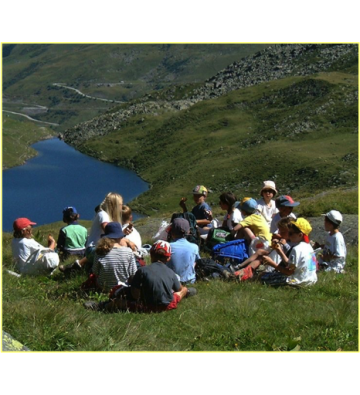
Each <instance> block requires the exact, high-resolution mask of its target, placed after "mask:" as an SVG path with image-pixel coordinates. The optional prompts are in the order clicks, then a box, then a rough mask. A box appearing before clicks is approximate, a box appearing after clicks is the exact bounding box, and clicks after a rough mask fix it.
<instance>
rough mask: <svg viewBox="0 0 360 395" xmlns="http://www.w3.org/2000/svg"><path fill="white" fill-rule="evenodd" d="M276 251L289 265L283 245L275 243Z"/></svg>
mask: <svg viewBox="0 0 360 395" xmlns="http://www.w3.org/2000/svg"><path fill="white" fill-rule="evenodd" d="M273 248H274V250H275V251H276V252H277V253H278V254H279V255H280V258H281V260H282V261H283V262H285V263H288V262H289V258H288V257H287V256H286V255H285V253H284V251H283V249H282V245H281V243H280V242H279V243H273Z"/></svg>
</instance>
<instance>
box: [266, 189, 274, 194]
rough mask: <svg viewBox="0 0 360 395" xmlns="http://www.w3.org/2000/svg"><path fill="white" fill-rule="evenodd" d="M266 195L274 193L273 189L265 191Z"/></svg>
mask: <svg viewBox="0 0 360 395" xmlns="http://www.w3.org/2000/svg"><path fill="white" fill-rule="evenodd" d="M263 192H264V193H272V194H273V193H274V191H273V190H272V189H264V190H263Z"/></svg>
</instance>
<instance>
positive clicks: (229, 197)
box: [219, 192, 237, 212]
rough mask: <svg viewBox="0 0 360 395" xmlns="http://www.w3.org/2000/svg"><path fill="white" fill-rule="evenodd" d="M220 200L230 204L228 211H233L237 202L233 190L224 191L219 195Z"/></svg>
mask: <svg viewBox="0 0 360 395" xmlns="http://www.w3.org/2000/svg"><path fill="white" fill-rule="evenodd" d="M219 199H220V202H221V203H224V204H227V206H228V212H231V211H232V208H233V206H234V204H235V202H236V201H237V198H236V196H235V195H234V194H233V193H232V192H224V193H222V194H221V195H220V197H219Z"/></svg>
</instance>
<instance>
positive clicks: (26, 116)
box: [3, 110, 59, 126]
mask: <svg viewBox="0 0 360 395" xmlns="http://www.w3.org/2000/svg"><path fill="white" fill-rule="evenodd" d="M3 112H8V113H10V114H15V115H20V116H22V117H25V118H27V119H29V120H30V121H34V122H40V123H45V124H47V125H52V126H59V124H58V123H52V122H45V121H39V120H38V119H35V118H31V117H29V115H26V114H21V113H20V112H14V111H8V110H3Z"/></svg>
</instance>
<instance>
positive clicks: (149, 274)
mask: <svg viewBox="0 0 360 395" xmlns="http://www.w3.org/2000/svg"><path fill="white" fill-rule="evenodd" d="M150 257H151V265H148V266H144V267H142V268H140V269H139V270H138V271H137V272H136V273H135V275H134V277H133V279H132V281H131V286H130V287H123V288H120V289H119V290H118V291H117V293H116V294H115V295H114V296H115V298H114V299H110V300H109V301H108V302H101V303H96V302H94V301H88V302H85V303H84V306H85V308H87V309H91V310H102V311H108V312H113V311H121V310H122V311H126V310H128V311H130V312H146V313H150V312H154V313H155V312H162V311H168V310H172V309H176V307H177V305H178V303H179V302H180V301H181V300H182V299H183V298H186V297H189V296H193V295H195V294H196V289H195V288H186V287H184V286H183V285H181V284H180V282H179V279H178V277H177V275H176V274H175V273H174V272H173V271H172V270H171V269H169V268H168V267H167V266H166V263H167V262H168V261H169V260H170V257H171V246H170V244H169V243H168V242H166V241H163V240H158V241H156V242H155V243H154V244H153V246H152V247H151V249H150Z"/></svg>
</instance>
